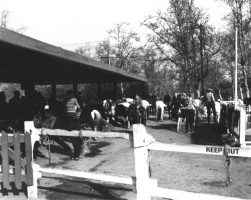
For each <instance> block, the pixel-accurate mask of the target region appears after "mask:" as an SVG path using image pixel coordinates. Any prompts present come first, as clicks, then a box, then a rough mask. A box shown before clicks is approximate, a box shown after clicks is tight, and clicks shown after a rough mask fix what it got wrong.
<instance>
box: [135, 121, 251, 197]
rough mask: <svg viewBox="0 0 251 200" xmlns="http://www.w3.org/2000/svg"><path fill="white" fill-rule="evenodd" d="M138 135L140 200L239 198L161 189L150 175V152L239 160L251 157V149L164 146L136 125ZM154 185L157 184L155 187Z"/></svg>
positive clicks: (136, 136) (137, 170)
mask: <svg viewBox="0 0 251 200" xmlns="http://www.w3.org/2000/svg"><path fill="white" fill-rule="evenodd" d="M133 136H134V155H135V156H134V157H135V174H136V189H137V200H150V199H151V196H155V197H165V198H173V199H177V200H178V199H184V197H185V199H191V200H194V199H203V200H205V199H219V200H223V199H226V200H234V199H236V200H237V199H239V198H232V197H225V196H218V195H209V194H203V193H193V192H185V191H180V190H172V189H165V188H160V187H158V186H157V181H156V180H153V179H151V178H150V176H149V150H160V151H175V152H183V153H199V154H211V155H225V156H237V157H251V148H249V147H245V148H244V147H242V148H235V147H233V148H232V147H231V148H230V147H227V146H225V147H223V146H203V145H185V144H163V143H159V142H156V141H155V139H154V138H153V137H152V136H151V135H149V134H147V133H146V128H145V127H144V126H143V125H140V124H138V125H135V126H133ZM152 183H154V184H152Z"/></svg>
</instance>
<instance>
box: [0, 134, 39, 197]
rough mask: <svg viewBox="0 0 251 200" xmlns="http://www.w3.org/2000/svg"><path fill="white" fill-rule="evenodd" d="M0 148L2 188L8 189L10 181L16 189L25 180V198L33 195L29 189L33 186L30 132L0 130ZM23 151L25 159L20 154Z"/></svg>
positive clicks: (19, 187) (0, 180) (0, 179)
mask: <svg viewBox="0 0 251 200" xmlns="http://www.w3.org/2000/svg"><path fill="white" fill-rule="evenodd" d="M0 148H1V168H0V182H1V183H3V188H2V189H4V190H7V189H9V188H10V183H11V182H13V183H14V184H15V187H16V188H17V189H21V188H22V182H25V183H26V184H27V196H28V197H27V198H29V197H34V196H33V195H32V193H33V191H30V186H33V167H32V146H31V134H30V133H28V132H26V133H25V134H22V133H4V132H2V133H0ZM24 152H25V159H22V158H21V154H22V153H24ZM10 161H13V162H10ZM10 163H14V164H13V165H11V164H10Z"/></svg>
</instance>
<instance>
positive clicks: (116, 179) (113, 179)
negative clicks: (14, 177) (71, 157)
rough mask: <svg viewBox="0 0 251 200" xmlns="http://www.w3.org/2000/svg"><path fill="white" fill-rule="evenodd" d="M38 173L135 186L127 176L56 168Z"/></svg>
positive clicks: (44, 169) (133, 181) (49, 168)
mask: <svg viewBox="0 0 251 200" xmlns="http://www.w3.org/2000/svg"><path fill="white" fill-rule="evenodd" d="M38 171H40V172H46V173H53V174H62V175H65V176H73V177H78V178H87V179H93V180H99V181H107V182H114V183H121V184H127V185H135V182H136V178H135V177H128V176H115V175H108V174H101V173H92V172H84V171H78V170H69V169H58V168H51V167H48V168H45V167H39V169H38Z"/></svg>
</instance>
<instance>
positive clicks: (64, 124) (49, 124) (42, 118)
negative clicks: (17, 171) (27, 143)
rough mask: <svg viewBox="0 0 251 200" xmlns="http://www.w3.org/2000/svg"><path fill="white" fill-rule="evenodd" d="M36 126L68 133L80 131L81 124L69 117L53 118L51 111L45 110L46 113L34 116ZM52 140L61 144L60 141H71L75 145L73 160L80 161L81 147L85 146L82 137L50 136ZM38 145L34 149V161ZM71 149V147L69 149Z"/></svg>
mask: <svg viewBox="0 0 251 200" xmlns="http://www.w3.org/2000/svg"><path fill="white" fill-rule="evenodd" d="M33 121H34V126H35V128H43V127H44V128H50V129H62V130H67V131H73V130H80V124H77V121H76V119H74V118H72V117H70V116H67V115H61V116H57V117H56V116H53V115H52V114H51V113H50V112H49V111H47V110H45V111H44V112H42V113H41V112H37V113H36V114H35V116H34V119H33ZM49 138H50V139H52V140H54V141H56V142H57V143H59V144H60V143H61V142H60V140H62V139H63V140H65V141H69V142H71V143H72V145H73V151H74V152H73V154H72V155H71V158H72V159H74V160H76V161H78V160H79V156H80V153H81V147H82V145H83V138H80V137H58V136H49ZM37 147H38V144H35V147H34V159H36V157H37V151H36V148H37ZM68 148H69V149H70V147H68Z"/></svg>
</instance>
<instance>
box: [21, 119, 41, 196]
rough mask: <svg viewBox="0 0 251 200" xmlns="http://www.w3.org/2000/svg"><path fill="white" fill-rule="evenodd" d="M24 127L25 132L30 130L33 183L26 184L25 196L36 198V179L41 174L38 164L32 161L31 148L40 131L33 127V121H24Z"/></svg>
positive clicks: (38, 137) (37, 139)
mask: <svg viewBox="0 0 251 200" xmlns="http://www.w3.org/2000/svg"><path fill="white" fill-rule="evenodd" d="M24 129H25V132H29V133H30V132H31V149H32V153H31V157H32V163H31V166H32V173H33V185H31V186H27V196H28V197H33V198H37V194H38V190H37V180H38V178H39V177H41V175H39V172H38V165H37V164H36V163H35V162H34V161H33V150H34V144H35V142H36V141H39V139H40V136H39V134H40V131H39V130H38V129H36V128H35V127H34V123H33V121H26V122H25V123H24Z"/></svg>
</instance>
